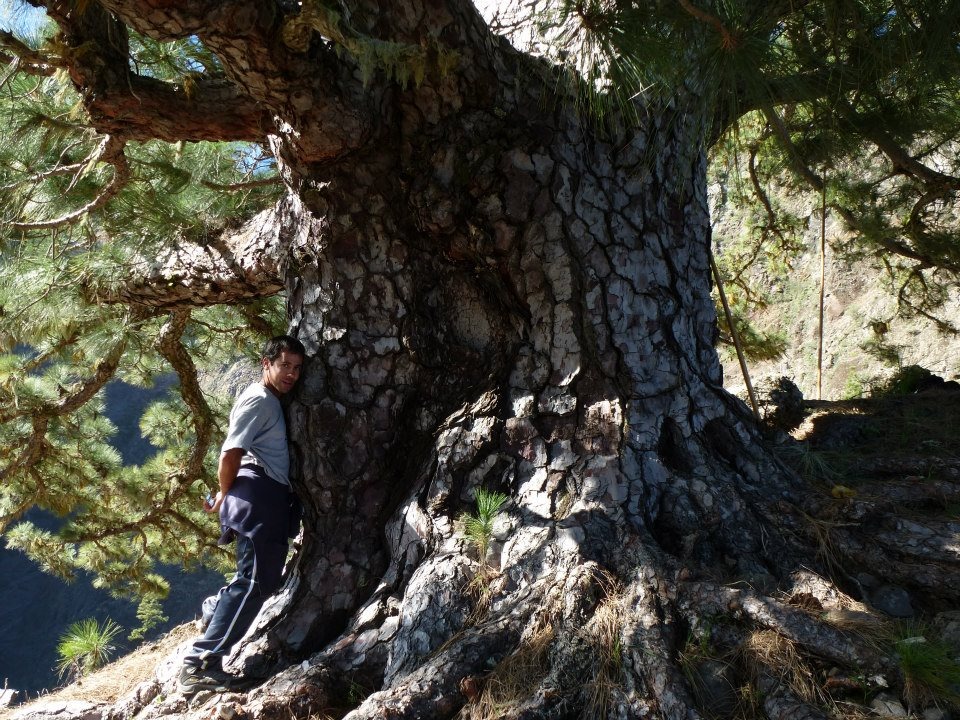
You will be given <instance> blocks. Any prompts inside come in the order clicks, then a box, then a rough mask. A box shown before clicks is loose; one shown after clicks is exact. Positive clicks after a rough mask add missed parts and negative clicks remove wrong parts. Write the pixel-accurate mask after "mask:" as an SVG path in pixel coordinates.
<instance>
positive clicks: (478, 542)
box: [460, 488, 510, 564]
mask: <svg viewBox="0 0 960 720" xmlns="http://www.w3.org/2000/svg"><path fill="white" fill-rule="evenodd" d="M475 499H476V501H477V511H476V513H475V514H473V515H468V514H464V515H462V516H461V517H460V523H461V525H462V527H463V534H464V535H465V536H466V538H467V540H468V541H469V542H470V544H471V545H472V546H473V548H474V549H475V550H476V552H477V557H478V559H479V560H480V562H481V564H484V563H486V559H487V550H488V549H489V548H490V540H491V539H492V537H493V521H494V520H495V519H496V517H497V515H498V514H499V512H500V508H501V507H503V504H504V503H506V502H507V500H509V499H510V498H509V497H508V496H506V495H504V494H503V493H498V492H490V491H487V490H484V489H482V488H479V489H477V492H476V495H475Z"/></svg>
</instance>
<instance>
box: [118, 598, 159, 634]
mask: <svg viewBox="0 0 960 720" xmlns="http://www.w3.org/2000/svg"><path fill="white" fill-rule="evenodd" d="M161 600H162V597H161V596H159V595H155V594H147V595H144V596H143V597H142V598H141V600H140V603H139V604H138V605H137V620H139V621H140V624H139V625H138V626H137V627H135V628H134V629H133V630H131V631H130V634H129V635H128V636H127V637H128V638H129V639H130V640H143V639H144V638H145V637H146V635H147V633H149V632H150V631H151V630H153V628H155V627H157V625H160V624H162V623H165V622H166V621H167V620H169V618H168V617H167V616H166V615H164V614H163V609H162V607H161Z"/></svg>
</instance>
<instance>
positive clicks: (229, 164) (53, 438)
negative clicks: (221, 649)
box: [0, 31, 284, 622]
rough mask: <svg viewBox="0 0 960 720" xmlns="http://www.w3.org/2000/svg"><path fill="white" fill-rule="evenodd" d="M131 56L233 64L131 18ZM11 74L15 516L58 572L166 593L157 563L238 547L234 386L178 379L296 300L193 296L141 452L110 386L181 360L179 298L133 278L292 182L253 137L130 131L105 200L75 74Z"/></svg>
mask: <svg viewBox="0 0 960 720" xmlns="http://www.w3.org/2000/svg"><path fill="white" fill-rule="evenodd" d="M22 39H24V38H22ZM24 40H25V41H26V42H28V43H29V44H31V46H32V47H35V48H36V49H37V50H38V51H39V52H41V53H46V52H58V51H59V50H58V48H60V49H62V48H61V46H60V45H58V44H57V43H59V42H60V41H59V40H58V39H57V38H56V37H53V36H52V35H51V33H49V32H47V31H41V32H39V33H38V34H37V36H36V37H35V38H25V39H24ZM130 60H131V65H132V67H134V69H136V70H138V71H139V72H140V73H142V74H144V75H149V76H151V77H154V78H158V79H165V80H168V81H170V82H174V83H178V84H180V85H181V86H182V88H183V89H184V91H185V92H188V91H189V86H190V83H191V82H192V78H194V76H195V75H196V74H197V73H202V72H213V73H216V72H219V61H218V60H217V59H216V58H215V57H214V56H213V55H212V54H211V53H210V52H209V51H208V50H206V49H205V48H204V47H203V45H202V44H200V43H198V42H196V41H195V39H185V40H181V41H176V42H172V43H158V42H156V41H153V40H150V39H148V38H144V37H141V36H139V35H138V34H137V33H133V32H132V33H131V34H130ZM2 78H3V81H4V85H3V88H4V92H3V93H2V95H0V113H2V116H3V118H4V123H3V127H2V128H0V137H2V142H0V188H2V190H0V477H2V478H3V482H2V483H0V533H4V534H5V535H6V542H7V545H8V546H9V547H11V548H14V549H18V550H21V551H23V552H25V553H26V554H27V555H29V556H30V557H31V558H32V559H34V560H35V561H36V562H38V563H39V565H40V566H41V567H42V568H43V569H44V570H45V571H47V572H51V573H54V574H56V575H58V576H60V577H63V578H67V579H70V578H74V577H76V576H77V575H78V573H79V572H80V571H85V572H90V573H93V575H94V576H95V577H96V578H97V580H96V583H97V584H98V585H99V586H102V587H105V588H107V589H109V590H111V591H112V592H115V593H121V594H125V595H140V596H142V597H147V598H150V597H155V598H156V597H161V596H163V595H165V594H166V591H167V585H166V582H165V581H164V580H163V579H162V578H161V577H160V575H159V574H158V573H157V566H158V563H174V564H180V563H183V562H191V563H194V562H197V561H198V560H199V561H200V562H208V563H209V562H216V560H217V558H218V557H219V556H220V552H221V551H219V550H218V549H216V547H215V546H214V544H213V541H214V538H215V528H213V526H212V525H211V522H212V520H211V518H210V517H209V516H208V515H207V514H206V513H204V512H203V511H202V509H201V507H200V502H199V501H198V498H199V497H200V496H201V495H202V489H204V488H207V487H210V486H212V485H213V483H214V482H215V479H214V477H213V473H212V469H213V468H215V467H216V457H217V447H218V438H219V437H220V436H221V434H222V431H223V429H225V427H226V413H227V409H228V404H229V403H228V401H227V400H226V399H220V398H216V397H214V396H213V395H211V394H210V393H208V394H206V395H204V396H203V397H202V399H201V404H202V405H204V406H205V407H200V405H197V403H196V401H195V402H194V405H193V406H191V405H190V404H188V403H187V402H186V401H185V399H184V398H183V397H181V394H180V393H179V392H178V390H180V389H181V388H183V383H185V382H193V381H194V380H195V375H196V372H197V371H204V370H206V371H208V372H211V373H217V372H219V371H220V370H221V366H222V365H223V364H224V363H227V362H231V361H233V360H234V359H236V358H238V357H241V356H243V355H250V354H252V352H253V348H254V347H255V346H257V345H259V344H260V343H261V342H262V335H261V332H262V328H263V327H264V326H267V327H269V326H273V327H276V328H280V327H282V326H283V324H284V318H283V310H282V300H280V299H276V298H274V299H270V300H265V301H259V302H257V303H251V304H250V305H249V306H247V307H220V308H206V309H198V310H192V311H191V314H190V319H189V322H188V323H187V325H186V327H185V329H184V331H183V333H182V335H180V336H179V337H178V340H177V344H178V345H179V347H180V348H182V349H183V351H184V353H185V355H186V356H187V357H189V359H190V364H189V365H187V366H184V367H181V368H177V371H178V372H180V373H181V375H180V376H179V380H180V384H179V385H175V386H174V388H173V390H172V394H171V396H169V397H167V398H165V399H163V400H161V401H158V402H157V403H156V404H155V405H154V406H152V407H151V408H150V409H148V411H147V412H146V413H145V414H144V417H143V418H142V419H141V425H142V429H143V431H144V434H145V436H146V437H147V438H148V439H149V440H150V441H151V443H152V444H153V445H154V447H155V448H156V451H155V454H154V455H153V456H152V457H151V458H149V459H148V460H147V461H146V462H145V463H144V464H143V465H142V466H140V467H124V466H123V464H122V461H121V458H120V456H119V454H118V453H117V451H116V449H115V448H114V447H113V445H112V443H113V441H114V436H115V433H116V428H115V427H114V426H113V424H112V423H111V422H110V421H109V419H108V418H107V417H106V415H105V414H104V387H105V386H106V383H107V382H108V381H110V380H122V381H124V382H128V383H131V384H133V385H137V386H142V387H151V386H152V385H153V383H154V382H155V381H156V380H157V379H158V378H160V377H163V376H169V375H170V373H171V372H172V367H171V364H170V361H169V360H168V358H165V357H163V356H162V355H161V353H160V352H159V351H158V347H157V338H158V337H159V334H160V332H161V330H162V329H163V328H164V326H165V325H166V324H167V323H168V321H169V315H168V313H167V312H166V311H164V310H160V309H155V308H148V307H145V306H136V305H128V304H126V303H125V302H123V301H120V300H118V299H117V298H116V292H117V291H118V290H121V289H123V288H126V287H128V286H129V285H130V283H131V279H132V278H135V277H138V276H143V275H146V274H147V271H148V269H149V268H150V267H152V266H154V265H156V264H157V262H158V260H159V259H162V258H164V257H166V255H167V254H168V253H169V252H170V251H171V250H172V249H174V248H178V247H182V246H183V245H185V244H186V243H196V244H197V245H198V246H203V245H206V244H209V243H210V242H211V241H213V240H215V239H216V238H218V237H220V235H221V234H222V232H223V230H224V229H225V228H228V227H234V226H236V225H237V224H238V223H240V222H242V221H243V220H244V219H245V218H248V217H250V216H251V215H252V214H254V213H256V212H258V211H260V210H261V209H263V208H265V207H267V206H269V205H270V204H272V203H273V202H275V201H276V199H277V197H278V194H279V185H278V184H276V183H270V182H264V181H269V180H270V178H271V177H272V176H273V174H274V168H273V163H272V161H271V160H269V159H265V157H264V154H263V151H262V149H261V148H259V147H257V146H254V145H250V144H244V143H219V144H217V143H205V142H197V143H186V144H185V143H176V144H171V143H165V142H159V141H156V142H143V143H127V144H126V145H125V146H124V148H123V154H124V158H125V161H126V164H127V167H128V172H127V175H128V176H127V177H126V180H125V182H124V183H123V184H122V187H120V188H119V189H118V190H117V191H116V193H115V194H114V195H112V196H111V197H110V198H109V201H108V202H105V203H101V204H97V201H98V198H101V197H103V196H104V193H105V191H106V189H108V188H109V187H110V184H111V182H112V181H113V179H114V178H115V177H117V173H118V172H119V170H118V168H117V166H115V165H114V164H112V163H111V162H110V161H108V159H107V158H105V157H104V154H103V151H104V147H105V144H104V138H103V137H101V136H98V135H97V134H96V133H94V132H92V131H91V129H90V128H89V127H88V125H87V123H88V119H87V118H86V117H85V116H84V114H83V112H82V109H81V106H80V104H79V98H78V96H77V94H76V92H75V90H74V88H73V86H72V85H71V83H70V78H69V76H68V75H67V74H66V73H56V74H53V75H50V76H44V77H39V78H38V77H34V76H30V75H28V74H26V73H23V72H17V71H15V70H14V69H13V68H12V67H11V68H8V69H7V70H5V71H4V73H3V76H2ZM88 207H89V208H92V209H90V210H89V211H87V212H79V211H80V210H82V209H83V208H88ZM37 223H41V224H40V225H37ZM251 318H254V319H256V320H257V321H258V325H259V327H260V329H259V330H256V331H255V330H253V329H252V326H251ZM190 365H192V366H190ZM198 409H199V410H200V411H201V412H200V414H198V413H197V410H198ZM204 415H205V416H204ZM201 436H203V437H204V438H205V439H204V440H203V442H201V441H200V438H201ZM204 460H205V462H204ZM35 506H36V507H40V508H42V509H45V510H48V511H51V512H53V513H54V514H56V515H58V516H60V517H63V518H66V520H65V521H64V522H63V524H62V526H61V528H60V530H58V531H57V532H49V531H44V530H40V529H39V528H37V527H36V526H34V525H32V524H30V523H25V522H19V521H20V519H21V518H22V517H23V515H24V513H26V512H27V511H28V510H29V509H30V508H32V507H35ZM18 523H19V524H18ZM186 559H189V561H188V560H186ZM149 608H150V605H149V601H148V603H147V605H145V606H144V608H143V609H144V611H145V612H146V611H147V610H149ZM142 620H143V621H144V622H147V621H148V620H149V618H146V619H144V618H142Z"/></svg>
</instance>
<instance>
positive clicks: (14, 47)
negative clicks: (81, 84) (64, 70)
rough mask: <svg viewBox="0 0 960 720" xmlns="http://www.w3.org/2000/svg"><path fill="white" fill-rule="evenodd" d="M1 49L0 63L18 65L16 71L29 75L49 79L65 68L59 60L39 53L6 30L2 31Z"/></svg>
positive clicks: (0, 31)
mask: <svg viewBox="0 0 960 720" xmlns="http://www.w3.org/2000/svg"><path fill="white" fill-rule="evenodd" d="M0 48H3V49H0V62H3V63H7V64H11V63H17V67H16V69H17V70H19V71H20V72H25V73H27V74H28V75H41V76H44V77H49V76H50V75H53V74H54V73H55V72H56V71H57V69H58V68H60V67H63V63H62V61H61V60H60V59H59V58H51V57H48V56H46V55H43V54H42V53H39V52H37V51H36V50H34V49H33V48H31V47H30V46H28V45H27V44H26V43H23V42H21V41H20V40H18V39H17V38H16V37H14V36H13V34H12V33H10V32H8V31H6V30H0ZM4 50H6V51H7V52H5V51H4Z"/></svg>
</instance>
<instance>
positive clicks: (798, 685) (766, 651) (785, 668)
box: [741, 630, 820, 703]
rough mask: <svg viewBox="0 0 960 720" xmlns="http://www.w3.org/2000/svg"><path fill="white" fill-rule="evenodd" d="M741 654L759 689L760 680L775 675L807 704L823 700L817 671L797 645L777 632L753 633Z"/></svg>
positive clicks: (753, 683) (760, 631)
mask: <svg viewBox="0 0 960 720" xmlns="http://www.w3.org/2000/svg"><path fill="white" fill-rule="evenodd" d="M741 652H742V656H743V661H744V666H745V667H746V668H747V669H748V671H749V673H750V675H751V680H752V682H751V684H752V685H754V686H757V685H759V683H758V681H757V678H759V676H761V675H765V674H772V675H774V676H775V677H776V678H777V679H778V680H779V681H780V682H781V683H782V684H783V685H786V686H787V687H788V688H790V691H791V692H792V693H793V694H794V695H796V696H797V697H798V698H800V699H801V700H803V701H804V702H807V703H815V702H816V701H817V700H818V699H820V698H819V697H818V695H819V693H818V692H817V690H818V687H817V682H816V678H815V677H814V674H813V671H812V670H811V669H810V667H809V666H808V665H807V664H806V663H805V662H804V659H803V656H801V655H800V653H799V652H798V651H797V648H796V646H795V645H794V643H793V642H792V641H791V640H789V639H788V638H785V637H784V636H783V635H781V634H780V633H777V632H774V631H773V630H758V631H756V632H753V633H751V634H750V636H749V637H748V638H747V641H746V642H745V643H744V645H743V648H742V649H741Z"/></svg>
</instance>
